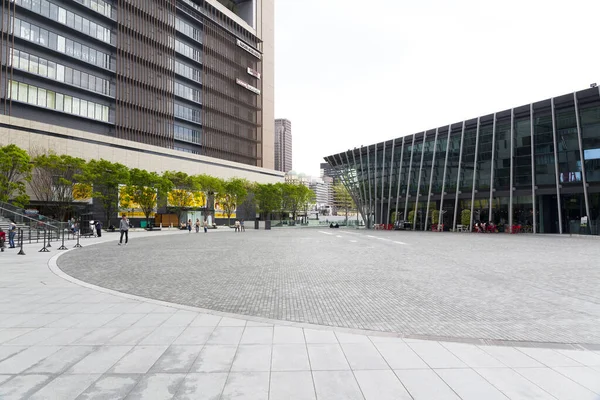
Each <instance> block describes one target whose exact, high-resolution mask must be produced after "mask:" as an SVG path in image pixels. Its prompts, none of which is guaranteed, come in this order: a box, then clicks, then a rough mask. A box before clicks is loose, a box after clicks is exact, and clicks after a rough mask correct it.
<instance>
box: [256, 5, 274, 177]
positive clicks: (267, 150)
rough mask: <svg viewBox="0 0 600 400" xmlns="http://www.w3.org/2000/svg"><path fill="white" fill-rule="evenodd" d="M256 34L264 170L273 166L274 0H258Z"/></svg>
mask: <svg viewBox="0 0 600 400" xmlns="http://www.w3.org/2000/svg"><path fill="white" fill-rule="evenodd" d="M257 33H258V37H259V38H260V39H262V41H263V63H262V65H263V71H262V72H263V82H262V84H263V87H262V90H263V91H262V100H263V129H262V132H263V138H262V139H263V141H262V146H263V148H262V155H263V164H262V166H263V167H264V168H269V169H274V166H275V0H259V4H258V13H257Z"/></svg>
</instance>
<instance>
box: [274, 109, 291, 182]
mask: <svg viewBox="0 0 600 400" xmlns="http://www.w3.org/2000/svg"><path fill="white" fill-rule="evenodd" d="M275 170H277V171H282V172H289V171H291V170H292V122H291V121H290V120H289V119H276V120H275Z"/></svg>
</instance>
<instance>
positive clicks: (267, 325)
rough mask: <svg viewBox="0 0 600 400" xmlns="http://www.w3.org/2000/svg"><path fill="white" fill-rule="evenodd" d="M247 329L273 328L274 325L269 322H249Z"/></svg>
mask: <svg viewBox="0 0 600 400" xmlns="http://www.w3.org/2000/svg"><path fill="white" fill-rule="evenodd" d="M246 326H247V327H255V328H273V324H270V323H267V322H258V321H247V322H246Z"/></svg>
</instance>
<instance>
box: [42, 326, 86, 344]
mask: <svg viewBox="0 0 600 400" xmlns="http://www.w3.org/2000/svg"><path fill="white" fill-rule="evenodd" d="M95 329H96V328H67V329H65V330H64V331H62V332H61V333H60V334H59V335H56V336H53V337H50V338H48V339H45V340H44V342H43V343H41V344H43V345H44V346H49V345H59V346H66V345H69V344H73V343H75V342H76V341H78V340H79V339H82V338H83V337H84V336H86V335H89V334H90V333H92V332H93V331H94V330H95Z"/></svg>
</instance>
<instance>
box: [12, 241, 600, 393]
mask: <svg viewBox="0 0 600 400" xmlns="http://www.w3.org/2000/svg"><path fill="white" fill-rule="evenodd" d="M253 234H257V235H258V234H259V233H258V232H253V231H249V232H247V233H246V235H247V236H250V235H253ZM277 234H278V235H279V234H280V233H277ZM158 235H160V236H161V238H164V239H165V241H169V243H170V242H171V241H170V239H172V238H175V236H171V235H187V233H180V232H175V233H170V234H169V233H168V232H166V233H162V232H161V233H135V234H132V235H131V236H132V237H131V239H132V244H131V245H130V246H128V247H124V248H118V247H117V246H116V245H115V240H114V238H115V236H110V235H106V237H103V238H102V240H110V241H111V245H112V246H114V247H113V250H111V251H110V252H111V253H113V252H118V251H121V250H126V251H129V250H132V251H136V252H137V253H138V255H140V256H142V255H143V254H144V252H145V249H144V247H143V246H142V247H140V248H137V247H136V246H134V244H135V243H136V241H137V240H138V239H140V238H141V237H143V236H158ZM230 235H234V233H233V232H231V233H230V232H228V231H225V232H223V233H219V234H218V238H219V239H220V240H223V241H226V240H232V239H233V236H230ZM216 237H217V235H215V238H216ZM273 238H275V235H273ZM177 239H179V240H184V237H182V236H179V237H177ZM198 239H200V238H198ZM250 239H251V238H248V237H247V238H246V240H250ZM407 239H408V237H407ZM146 240H148V244H149V245H151V244H152V242H151V241H152V240H153V239H140V240H139V244H140V245H142V244H143V242H144V241H146ZM375 240H376V239H375ZM97 241H99V239H88V240H86V241H83V242H82V243H83V245H84V246H86V247H84V249H81V250H73V251H72V252H75V251H82V254H83V251H84V250H86V249H92V248H93V247H95V246H90V245H91V244H92V243H93V242H97ZM274 241H277V239H276V240H274ZM70 245H72V243H70ZM100 246H101V245H100ZM38 247H39V246H27V248H26V253H27V255H26V256H17V255H16V253H15V252H5V253H2V254H0V269H1V272H2V274H1V275H0V314H1V318H0V398H2V399H21V398H31V399H60V400H63V399H64V400H68V399H111V400H112V399H121V398H127V399H173V398H176V399H269V400H277V399H285V400H288V399H290V400H291V399H319V400H323V399H369V400H370V399H374V400H386V399H417V400H418V399H444V400H445V399H464V400H469V399H476V400H481V399H577V400H582V399H590V400H591V399H596V400H597V399H600V352H598V351H592V350H582V349H579V347H578V346H567V345H555V346H549V345H546V346H545V347H537V346H519V347H511V346H487V345H481V344H480V345H475V344H465V343H456V342H440V341H424V340H417V339H406V338H405V339H403V338H398V337H393V336H392V335H391V334H381V333H380V334H375V333H373V334H370V335H366V334H356V333H348V330H346V329H334V328H328V327H322V326H312V327H309V326H308V325H303V324H294V323H290V322H278V321H269V320H264V319H260V318H258V317H244V316H238V315H232V314H225V313H219V312H213V311H206V310H200V309H195V308H192V307H189V306H178V305H175V304H168V303H164V302H160V301H155V300H146V299H141V298H135V297H134V296H131V295H126V294H120V293H117V292H113V291H110V290H107V289H102V288H97V287H94V286H92V285H87V284H84V283H81V282H77V281H76V280H75V279H73V278H69V277H68V276H67V275H65V274H64V273H62V272H61V271H60V270H59V269H58V268H57V267H56V256H57V254H58V252H57V251H56V246H55V247H53V249H52V252H51V253H38V252H37V249H38ZM200 247H201V246H200ZM190 251H196V252H197V254H199V255H201V254H202V253H203V252H202V248H199V249H194V250H190ZM123 253H124V252H121V254H123ZM67 254H68V253H67ZM51 257H52V259H50V258H51ZM88 261H89V262H90V263H91V262H97V263H99V264H100V265H106V261H104V260H103V258H102V257H100V258H95V259H88ZM103 263H104V264H103ZM48 265H50V268H49V267H48ZM122 268H127V265H122ZM308 289H309V288H307V290H308Z"/></svg>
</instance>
